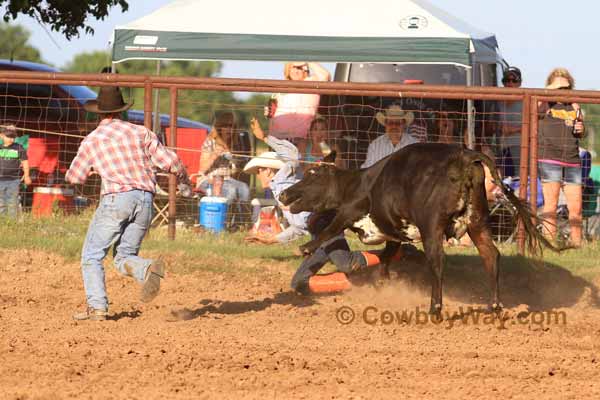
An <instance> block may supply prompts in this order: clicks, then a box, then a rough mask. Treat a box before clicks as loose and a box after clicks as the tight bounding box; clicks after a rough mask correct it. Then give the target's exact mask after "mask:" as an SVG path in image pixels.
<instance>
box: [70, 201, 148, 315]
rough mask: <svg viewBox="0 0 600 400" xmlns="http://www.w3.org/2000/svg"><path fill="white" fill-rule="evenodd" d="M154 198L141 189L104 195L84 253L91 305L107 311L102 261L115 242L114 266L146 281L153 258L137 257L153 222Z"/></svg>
mask: <svg viewBox="0 0 600 400" xmlns="http://www.w3.org/2000/svg"><path fill="white" fill-rule="evenodd" d="M153 197H154V195H153V194H152V193H149V192H144V191H142V190H132V191H129V192H123V193H111V194H106V195H104V196H102V199H101V200H100V204H99V205H98V208H97V209H96V212H95V214H94V218H92V221H91V222H90V226H89V228H88V232H87V235H86V237H85V242H84V244H83V250H82V252H81V272H82V275H83V285H84V287H85V294H86V297H87V303H88V305H89V306H90V307H92V308H95V309H101V310H108V298H107V296H106V286H105V282H104V267H103V265H102V260H104V258H105V257H106V255H107V254H108V250H109V249H110V247H111V246H112V245H113V244H114V246H115V247H114V265H115V268H116V269H117V270H118V271H119V272H120V273H121V274H123V275H125V276H131V277H132V278H134V279H135V280H137V281H138V282H140V283H142V282H144V278H145V276H146V270H147V269H148V267H149V266H150V264H152V260H148V259H145V258H141V257H138V252H139V250H140V245H141V244H142V239H143V238H144V236H145V235H146V232H147V231H148V228H149V227H150V222H151V221H152V199H153Z"/></svg>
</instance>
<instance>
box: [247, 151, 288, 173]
mask: <svg viewBox="0 0 600 400" xmlns="http://www.w3.org/2000/svg"><path fill="white" fill-rule="evenodd" d="M284 165H285V163H284V162H283V161H282V160H281V158H279V156H277V153H275V152H274V151H267V152H265V153H262V154H260V155H258V156H256V157H254V158H252V159H251V160H250V161H249V162H248V164H246V166H245V167H244V172H245V173H247V174H256V173H257V172H258V168H259V167H260V168H272V169H281V168H283V166H284Z"/></svg>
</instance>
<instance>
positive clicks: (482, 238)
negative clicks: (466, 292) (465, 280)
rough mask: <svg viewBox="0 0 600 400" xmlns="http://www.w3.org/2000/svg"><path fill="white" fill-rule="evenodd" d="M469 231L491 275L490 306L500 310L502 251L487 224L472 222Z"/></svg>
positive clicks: (489, 275) (493, 309) (492, 308)
mask: <svg viewBox="0 0 600 400" xmlns="http://www.w3.org/2000/svg"><path fill="white" fill-rule="evenodd" d="M467 232H468V233H469V236H470V237H471V240H473V244H475V246H476V247H477V250H478V251H479V255H480V256H481V258H482V259H483V267H484V268H485V270H486V272H487V274H488V277H489V282H490V288H491V290H492V297H491V299H490V303H489V308H490V310H491V311H500V310H501V309H502V303H501V302H500V293H499V289H498V288H499V278H500V273H499V268H498V260H499V259H500V252H499V251H498V249H497V248H496V246H495V245H494V241H493V240H492V234H491V232H490V229H489V228H488V227H487V225H485V224H479V223H471V224H470V225H469V227H468V230H467Z"/></svg>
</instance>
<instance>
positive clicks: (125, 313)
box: [108, 310, 142, 321]
mask: <svg viewBox="0 0 600 400" xmlns="http://www.w3.org/2000/svg"><path fill="white" fill-rule="evenodd" d="M140 315H142V312H141V311H140V310H133V311H121V312H120V313H118V314H114V315H110V316H109V317H108V319H110V320H113V321H118V320H120V319H121V318H130V319H134V318H137V317H139V316H140Z"/></svg>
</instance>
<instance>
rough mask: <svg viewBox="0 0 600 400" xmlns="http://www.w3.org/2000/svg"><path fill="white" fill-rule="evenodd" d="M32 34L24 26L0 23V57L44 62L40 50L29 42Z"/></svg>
mask: <svg viewBox="0 0 600 400" xmlns="http://www.w3.org/2000/svg"><path fill="white" fill-rule="evenodd" d="M30 36H31V34H30V33H29V31H28V30H27V29H25V28H23V27H22V26H19V25H14V26H11V25H8V24H5V23H0V37H1V38H2V40H1V41H0V58H6V59H9V60H10V59H13V60H20V61H33V62H38V63H43V62H44V61H43V60H42V56H41V55H40V51H39V50H38V49H36V48H35V47H33V46H31V45H30V44H29V37H30Z"/></svg>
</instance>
